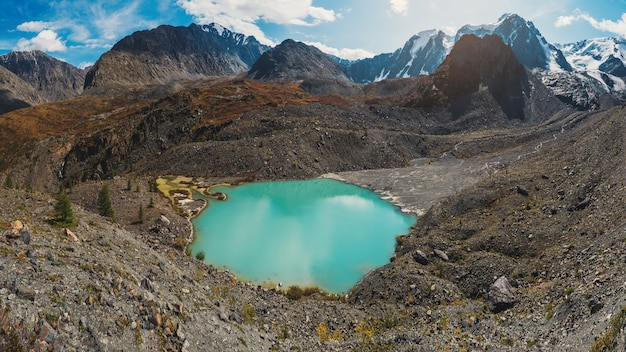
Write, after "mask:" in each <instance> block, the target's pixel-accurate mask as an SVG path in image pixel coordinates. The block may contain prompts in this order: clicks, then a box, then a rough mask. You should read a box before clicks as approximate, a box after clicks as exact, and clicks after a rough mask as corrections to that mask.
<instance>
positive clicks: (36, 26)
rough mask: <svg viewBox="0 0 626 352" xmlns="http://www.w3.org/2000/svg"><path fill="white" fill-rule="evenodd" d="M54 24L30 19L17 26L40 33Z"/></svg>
mask: <svg viewBox="0 0 626 352" xmlns="http://www.w3.org/2000/svg"><path fill="white" fill-rule="evenodd" d="M51 26H52V22H44V21H30V22H24V23H22V24H20V25H18V26H17V30H18V31H22V32H33V33H38V32H41V31H43V30H44V29H49V28H50V27H51Z"/></svg>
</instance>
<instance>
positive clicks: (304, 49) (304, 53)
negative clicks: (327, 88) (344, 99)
mask: <svg viewBox="0 0 626 352" xmlns="http://www.w3.org/2000/svg"><path fill="white" fill-rule="evenodd" d="M247 77H248V78H250V79H255V80H261V81H283V82H290V81H300V80H304V79H308V78H317V79H327V80H338V81H349V79H348V77H347V76H346V75H345V73H344V72H343V68H342V66H341V65H340V64H339V63H338V62H336V61H335V60H333V59H332V58H331V57H330V56H328V55H326V54H324V53H323V52H321V51H320V50H319V49H317V48H316V47H313V46H310V45H306V44H304V43H301V42H296V41H294V40H291V39H287V40H285V41H284V42H282V43H281V44H280V45H278V46H277V47H275V48H273V49H271V50H268V51H267V52H265V53H264V54H263V55H262V56H261V57H260V58H259V60H258V61H257V62H256V63H255V64H254V65H253V66H252V68H251V69H250V72H249V73H248V76H247Z"/></svg>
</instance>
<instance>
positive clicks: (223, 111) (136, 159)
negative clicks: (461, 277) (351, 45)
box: [5, 36, 565, 189]
mask: <svg viewBox="0 0 626 352" xmlns="http://www.w3.org/2000/svg"><path fill="white" fill-rule="evenodd" d="M311 82H312V80H307V81H304V82H302V85H307V84H308V85H309V87H310V86H311V85H312V84H311ZM324 82H328V81H322V82H321V83H320V80H318V82H317V83H313V84H315V85H316V87H320V86H321V85H323V84H324ZM302 85H301V86H302ZM301 86H300V87H301ZM300 87H298V86H297V84H296V83H291V84H276V83H262V82H255V81H248V80H240V79H235V80H226V81H219V80H218V81H213V82H209V83H207V86H205V87H198V88H193V89H188V90H184V91H181V92H179V93H177V94H174V95H171V96H169V97H167V98H163V99H159V100H155V101H152V100H147V101H143V102H133V103H128V105H127V107H125V108H119V109H112V110H108V111H107V110H106V106H109V107H111V106H114V102H112V101H106V100H103V101H102V103H101V105H102V107H101V108H98V109H96V111H94V112H89V110H86V111H84V113H85V114H86V115H85V116H82V118H81V119H79V120H77V121H76V123H75V124H74V123H70V124H69V125H68V124H67V123H65V124H63V126H75V127H74V128H73V130H74V131H75V132H74V133H72V136H73V137H71V138H69V137H67V136H66V137H62V136H61V135H59V134H58V133H56V134H55V133H52V132H51V131H48V132H46V133H45V135H47V136H52V135H58V138H60V139H59V140H58V141H56V142H55V141H52V140H51V139H50V138H46V139H45V140H42V141H41V142H34V143H35V147H33V146H32V145H31V147H29V148H36V149H39V150H44V149H48V150H49V149H50V148H51V147H50V144H51V143H52V144H54V143H57V147H55V148H53V149H55V150H57V151H58V153H52V154H50V153H48V154H49V155H56V158H55V159H54V160H47V161H43V160H41V159H40V158H38V159H37V160H21V161H19V162H18V161H17V160H16V161H14V162H12V163H13V165H12V167H11V168H12V171H11V173H12V174H13V176H14V178H15V179H16V180H19V182H22V183H24V184H27V183H32V182H33V178H37V179H38V180H37V181H36V182H35V183H36V185H33V187H40V185H42V184H44V185H46V186H45V187H52V188H49V189H54V188H55V186H54V185H56V184H58V183H59V182H70V183H71V182H76V181H80V180H87V179H102V178H109V177H111V176H112V175H116V174H120V173H123V172H126V171H129V170H134V171H138V172H150V173H154V174H181V173H182V174H187V175H191V176H246V177H252V178H259V179H277V178H306V177H315V176H318V175H320V174H324V173H328V172H337V171H348V170H358V169H370V168H389V167H400V166H404V165H407V163H408V162H409V161H410V160H411V159H414V158H417V157H430V156H432V155H437V156H438V155H440V153H442V152H443V151H445V150H448V149H446V148H448V145H449V143H453V142H450V141H449V140H446V141H445V142H444V140H445V138H441V137H440V136H441V135H443V134H447V133H454V132H462V131H475V130H480V129H486V128H510V127H512V126H528V125H534V124H537V123H539V122H541V121H543V120H544V119H546V118H547V117H548V116H550V114H552V113H555V112H557V111H559V110H561V109H564V108H565V106H564V105H563V104H562V103H561V102H559V101H558V100H557V99H556V98H554V97H553V96H550V94H549V92H548V91H547V90H546V89H545V87H543V86H542V84H541V82H538V81H533V80H532V79H531V78H529V76H528V75H527V71H526V70H525V69H524V67H523V66H521V65H520V64H519V62H517V60H516V59H515V56H514V54H513V53H512V52H511V50H510V48H509V47H507V46H506V45H504V44H503V43H502V41H501V40H500V39H499V38H498V37H496V36H489V37H486V38H482V39H481V38H477V37H475V36H467V38H464V39H462V40H460V41H459V43H458V48H456V49H455V50H453V52H452V53H451V54H450V55H449V57H448V59H447V60H446V62H445V64H444V65H442V66H441V68H440V70H438V71H437V72H436V73H435V74H434V75H432V76H429V77H418V78H410V79H396V80H387V81H385V82H377V83H374V84H371V85H368V86H366V87H364V88H363V90H362V93H361V94H356V96H357V98H350V97H348V98H345V97H341V96H338V95H336V94H330V95H317V96H311V95H308V94H306V93H305V92H304V91H303V90H302V89H301V88H300ZM315 89H318V88H315ZM350 89H357V88H356V87H352V88H350ZM542 89H543V90H542ZM348 90H349V89H348ZM543 93H545V95H543ZM88 99H89V97H85V98H83V100H84V101H87V100H88ZM80 101H82V100H80ZM76 102H77V103H78V102H79V100H77V101H76ZM71 104H73V103H72V102H68V103H67V105H68V107H67V108H71ZM19 118H20V117H19V116H18V114H13V115H9V116H7V120H6V122H10V121H14V122H15V121H17V120H16V119H19ZM37 119H42V118H41V117H39V118H35V120H37ZM86 120H89V121H91V123H89V124H85V121H86ZM55 121H56V120H55ZM56 122H58V121H56ZM49 123H50V122H47V123H46V124H49ZM49 127H50V126H47V127H46V128H47V129H50V128H49ZM11 128H12V130H13V131H17V132H19V131H20V129H19V128H17V127H16V126H12V127H11ZM33 128H34V129H42V128H43V127H37V124H35V126H33ZM31 134H34V135H40V134H41V133H38V132H34V131H33V132H32V133H31ZM294 136H297V137H298V138H294ZM25 138H26V137H25ZM28 138H31V137H30V136H29V137H28ZM437 140H439V141H441V142H439V143H442V144H439V143H438V142H435V141H437ZM24 152H26V151H24ZM33 153H34V154H37V152H31V153H30V154H33ZM437 153H439V154H437ZM164 161H167V162H164ZM9 164H11V162H8V163H5V165H7V167H8V166H9ZM43 164H45V166H42V165H43ZM36 165H39V166H37V167H35V166H36ZM40 166H42V167H43V168H44V169H47V170H56V172H52V173H50V172H47V173H41V172H34V170H41V168H40ZM58 176H60V177H61V180H59V179H58ZM43 177H47V179H46V180H43V179H42V178H43ZM29 179H30V180H31V181H27V180H29ZM46 189H48V188H46Z"/></svg>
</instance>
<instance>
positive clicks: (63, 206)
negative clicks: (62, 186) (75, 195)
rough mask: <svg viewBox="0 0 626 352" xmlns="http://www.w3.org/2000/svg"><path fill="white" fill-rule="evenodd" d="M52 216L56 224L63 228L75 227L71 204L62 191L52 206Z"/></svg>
mask: <svg viewBox="0 0 626 352" xmlns="http://www.w3.org/2000/svg"><path fill="white" fill-rule="evenodd" d="M54 216H55V220H56V223H57V224H58V225H60V226H64V227H72V226H76V218H74V212H73V211H72V204H71V203H70V200H69V198H67V193H65V190H62V191H61V193H60V194H59V196H58V198H57V202H56V204H55V205H54Z"/></svg>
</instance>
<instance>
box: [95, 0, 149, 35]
mask: <svg viewBox="0 0 626 352" xmlns="http://www.w3.org/2000/svg"><path fill="white" fill-rule="evenodd" d="M140 4H141V1H139V0H136V1H133V2H131V3H129V4H127V5H126V6H124V7H122V8H119V9H117V10H115V11H109V10H107V9H105V7H104V4H103V3H99V2H98V3H94V4H92V5H91V6H90V8H89V9H90V11H91V16H92V19H91V21H92V22H93V24H94V25H95V26H96V28H97V30H98V32H100V35H101V37H100V39H105V40H109V41H113V40H117V39H119V37H120V36H122V35H123V34H128V32H129V30H132V29H135V28H138V27H142V26H143V25H145V22H144V21H143V20H142V19H141V18H140V17H139V15H138V14H137V12H138V8H139V5H140Z"/></svg>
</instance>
